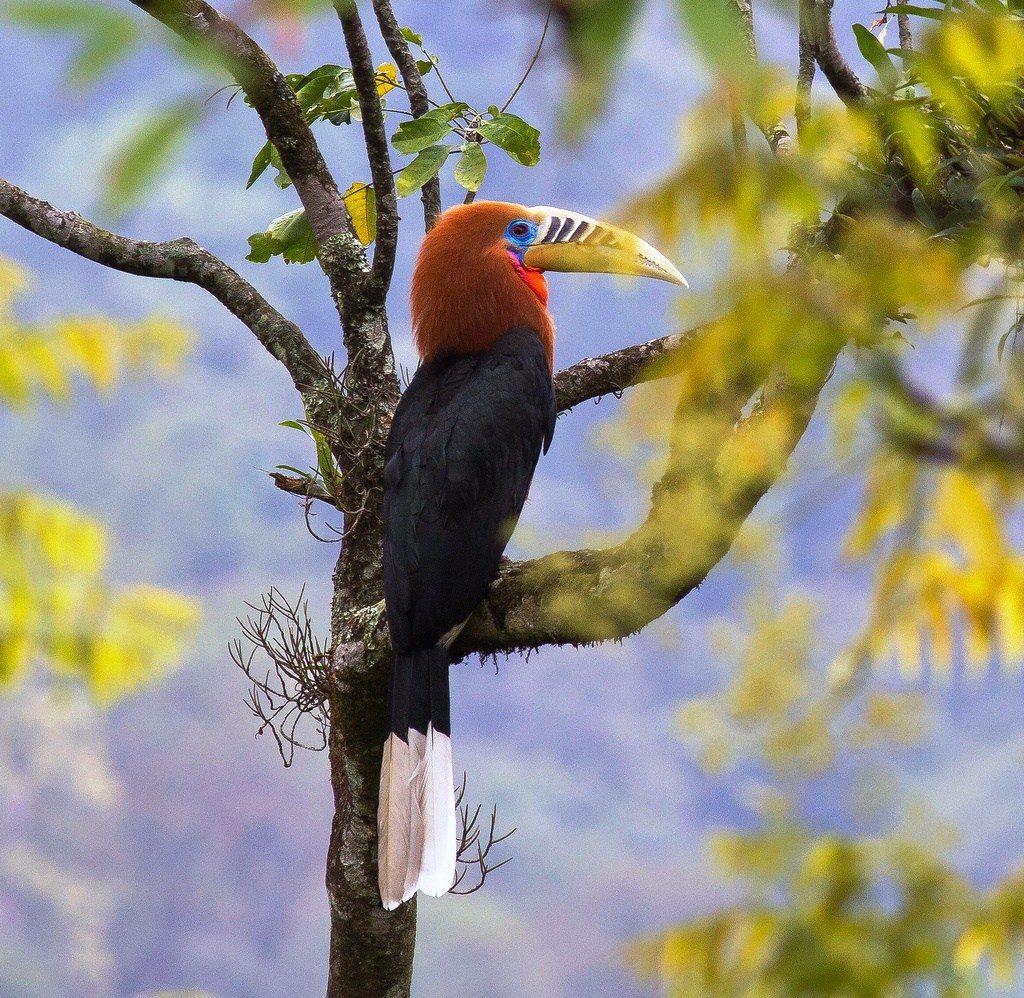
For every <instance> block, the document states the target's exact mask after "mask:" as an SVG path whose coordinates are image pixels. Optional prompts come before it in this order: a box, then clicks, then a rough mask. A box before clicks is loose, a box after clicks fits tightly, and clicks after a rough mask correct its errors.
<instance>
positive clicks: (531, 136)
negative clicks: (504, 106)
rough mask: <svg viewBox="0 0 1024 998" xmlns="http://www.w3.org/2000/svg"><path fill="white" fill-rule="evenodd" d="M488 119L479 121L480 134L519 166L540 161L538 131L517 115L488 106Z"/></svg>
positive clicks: (532, 164) (533, 164) (534, 164)
mask: <svg viewBox="0 0 1024 998" xmlns="http://www.w3.org/2000/svg"><path fill="white" fill-rule="evenodd" d="M488 113H489V114H490V115H492V117H491V119H490V120H489V121H481V122H480V124H479V126H478V130H479V132H480V134H481V135H482V136H483V137H484V138H486V139H488V140H489V141H491V142H493V143H494V144H495V145H496V146H497V147H498V148H499V149H503V150H504V151H505V152H507V153H508V154H509V156H511V157H512V158H513V159H514V160H515V161H516V162H517V163H519V164H520V165H521V166H536V165H537V163H538V162H540V132H539V131H538V130H537V129H536V128H534V127H533V125H530V124H527V123H526V122H525V121H523V119H522V118H520V117H519V116H518V115H515V114H509V113H508V112H506V111H499V110H498V108H496V107H493V106H492V107H490V108H488Z"/></svg>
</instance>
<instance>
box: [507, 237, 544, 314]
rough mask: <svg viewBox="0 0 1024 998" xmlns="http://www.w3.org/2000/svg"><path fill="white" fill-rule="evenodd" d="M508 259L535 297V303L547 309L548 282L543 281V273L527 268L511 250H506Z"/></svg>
mask: <svg viewBox="0 0 1024 998" xmlns="http://www.w3.org/2000/svg"><path fill="white" fill-rule="evenodd" d="M505 252H506V253H508V256H509V259H510V260H511V261H512V266H513V267H514V268H515V271H516V273H517V274H518V275H519V278H520V280H522V281H523V282H524V283H525V284H526V286H527V287H528V288H529V289H530V290H531V291H532V292H533V293H534V294H535V295H536V296H537V301H539V302H540V303H541V305H543V306H544V308H547V307H548V282H547V281H546V280H545V279H544V271H543V270H538V269H537V268H536V267H527V266H526V264H525V263H523V261H522V260H520V259H519V257H518V256H517V255H516V254H515V253H513V252H512V250H506V251H505Z"/></svg>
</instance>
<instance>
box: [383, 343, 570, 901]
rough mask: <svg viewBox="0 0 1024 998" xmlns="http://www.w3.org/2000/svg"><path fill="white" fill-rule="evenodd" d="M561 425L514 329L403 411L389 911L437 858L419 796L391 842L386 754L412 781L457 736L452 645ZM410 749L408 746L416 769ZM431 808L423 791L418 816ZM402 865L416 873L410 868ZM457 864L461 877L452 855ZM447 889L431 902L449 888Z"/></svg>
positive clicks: (394, 476)
mask: <svg viewBox="0 0 1024 998" xmlns="http://www.w3.org/2000/svg"><path fill="white" fill-rule="evenodd" d="M555 415H556V413H555V396H554V385H553V383H552V380H551V372H550V370H549V367H548V361H547V356H546V354H545V350H544V347H543V345H542V344H541V341H540V339H539V338H538V336H537V334H536V333H535V332H534V331H533V330H531V329H527V328H516V329H511V330H509V331H508V332H507V333H506V334H505V335H504V336H502V337H501V339H499V340H498V341H497V343H496V344H495V345H494V346H493V347H492V348H491V349H490V350H488V351H486V352H484V353H479V354H473V355H469V356H448V357H439V358H436V359H433V360H430V361H428V362H425V363H424V364H423V365H421V367H420V368H419V370H418V371H417V372H416V375H415V376H414V377H413V379H412V382H411V384H410V385H409V387H408V389H407V390H406V392H405V394H404V395H403V396H402V399H401V401H400V402H399V404H398V408H397V410H396V412H395V418H394V422H393V424H392V427H391V432H390V435H389V437H388V442H387V448H386V454H385V468H384V591H385V596H386V606H387V619H388V627H389V629H390V631H391V642H392V645H393V647H394V652H395V657H394V664H393V666H392V675H391V687H390V703H389V708H388V736H389V737H388V743H387V746H386V748H385V766H384V770H383V771H382V773H386V775H382V789H381V818H380V822H381V826H380V827H381V832H382V834H381V839H382V846H381V893H382V896H383V897H384V902H385V905H387V906H388V907H392V906H393V904H392V903H391V902H393V903H394V904H397V903H399V902H400V901H401V900H404V899H405V896H411V893H414V892H415V890H416V887H417V878H418V879H419V881H420V883H419V887H420V889H423V890H427V889H428V888H427V887H425V886H424V883H425V882H426V881H427V880H428V872H429V870H430V867H431V863H432V861H429V862H428V860H427V859H424V860H423V862H422V865H421V864H419V863H418V862H417V861H414V858H413V857H411V856H408V855H407V854H408V852H409V851H410V850H416V849H425V848H426V849H429V841H425V840H424V832H423V827H422V825H421V826H420V827H419V828H417V814H416V811H417V800H416V799H415V794H414V799H413V803H412V807H413V815H412V817H411V819H410V820H409V826H410V828H411V831H408V832H406V833H405V836H404V838H402V839H401V840H400V841H398V840H396V839H395V828H394V827H393V826H395V825H396V824H398V823H401V822H405V821H406V818H405V816H404V812H403V811H402V810H401V808H400V807H398V805H399V804H400V803H401V798H400V796H396V794H400V793H401V789H402V788H398V790H397V791H396V790H395V789H394V788H393V787H392V786H391V783H392V781H393V780H394V778H395V777H394V771H393V766H392V763H391V761H389V760H390V756H389V753H391V752H398V753H403V756H402V760H401V761H400V762H399V763H398V765H399V767H400V768H401V767H406V768H402V770H401V771H402V772H403V773H405V772H408V774H410V775H409V777H408V778H409V780H410V781H412V780H414V779H416V776H415V774H416V773H419V772H420V771H421V770H422V769H423V768H425V767H424V765H423V764H422V761H420V762H417V758H418V756H417V753H418V752H419V751H420V749H419V746H420V745H421V741H422V740H421V739H420V737H419V736H420V735H427V736H428V739H427V740H428V743H429V744H432V739H433V735H434V734H441V735H444V736H448V735H449V734H450V728H451V723H450V712H449V699H448V653H447V643H449V642H450V640H451V635H452V634H453V633H455V632H457V630H458V629H459V628H460V627H461V625H462V624H463V622H464V621H465V620H466V619H467V618H468V617H469V615H470V614H471V613H472V612H473V610H474V609H475V608H476V606H477V604H479V602H480V601H481V599H482V598H483V596H484V594H485V592H486V591H487V587H488V585H489V584H490V582H491V580H492V579H493V578H494V576H495V575H496V574H497V571H498V565H499V563H500V561H501V555H502V552H503V551H504V550H505V546H506V544H507V543H508V540H509V537H510V536H511V534H512V530H513V529H514V527H515V524H516V521H517V520H518V518H519V514H520V512H521V511H522V508H523V504H524V503H525V501H526V496H527V493H528V491H529V488H530V482H531V480H532V478H533V472H534V469H535V468H536V465H537V461H538V459H539V457H540V455H541V452H542V451H546V450H547V448H548V446H549V444H550V443H551V437H552V434H553V432H554V427H555ZM428 729H432V733H431V732H430V731H429V730H428ZM396 738H397V741H396ZM444 742H445V751H446V752H447V754H448V763H447V764H448V765H449V766H450V744H449V743H448V742H447V738H445V739H444ZM407 746H413V749H412V756H413V758H411V761H408V762H407V761H406V759H407V756H406V753H407ZM425 751H427V752H429V751H430V749H429V748H428V749H426V750H425ZM426 768H429V767H426ZM446 778H449V779H450V777H446ZM385 780H387V782H388V786H385ZM439 789H440V788H439V784H438V783H436V782H435V790H436V791H437V792H439ZM429 793H430V792H429V790H428V792H427V796H428V797H429ZM436 805H437V801H436V800H434V801H433V802H430V801H427V802H426V803H425V802H424V800H423V798H422V795H421V797H420V799H419V802H418V809H419V815H420V817H422V814H423V813H424V811H429V810H430V809H431V808H432V807H435V806H436ZM451 808H452V811H453V810H454V801H452V803H451ZM446 820H447V819H446V818H445V817H444V816H443V815H442V816H440V817H439V818H438V820H437V821H436V822H435V823H434V825H433V826H431V824H430V820H429V817H428V819H427V822H426V839H427V840H429V838H430V835H431V828H433V830H434V832H436V831H437V826H438V824H441V825H445V823H446ZM452 822H454V814H452ZM385 833H387V834H385ZM445 834H446V835H447V834H448V830H447V827H445ZM451 835H452V837H453V836H454V826H453V827H452V828H451ZM421 842H424V844H421ZM453 849H454V841H453V842H452V850H453ZM388 850H390V851H391V859H390V860H388V859H387V858H386V857H385V853H386V852H387V851H388ZM403 855H405V856H406V866H407V870H408V872H406V871H403V869H401V867H402V862H403V861H402V856H403ZM448 858H449V859H450V863H451V866H452V873H454V854H453V853H452V854H451V855H450V856H449V857H448ZM414 866H416V870H415V871H414V870H413V867H414ZM445 870H447V866H446V865H445ZM403 873H404V875H405V879H404V883H403V882H402V874H403ZM446 877H447V872H445V873H444V874H443V876H442V877H441V879H440V882H443V880H444V879H445V878H446ZM440 882H438V881H435V882H434V886H435V887H438V890H436V891H434V890H430V893H443V892H444V891H445V890H447V889H448V887H450V886H451V883H450V881H448V882H447V883H444V884H443V886H439V884H440Z"/></svg>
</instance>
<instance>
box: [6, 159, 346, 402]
mask: <svg viewBox="0 0 1024 998" xmlns="http://www.w3.org/2000/svg"><path fill="white" fill-rule="evenodd" d="M0 215H4V216H6V217H7V218H9V219H10V220H11V221H12V222H15V223H17V224H18V225H20V226H21V227H22V228H24V229H28V231H29V232H33V233H35V234H36V235H37V236H41V237H42V238H43V239H46V240H48V241H49V242H51V243H54V244H55V245H57V246H60V247H62V248H63V249H67V250H70V251H71V252H72V253H76V254H77V255H78V256H81V257H85V259H87V260H92V261H94V262H95V263H101V264H103V265H104V266H105V267H111V268H113V269H114V270H120V271H124V272H125V273H127V274H138V275H140V276H142V277H161V278H167V279H170V280H173V281H182V282H185V283H188V284H195V285H197V286H198V287H201V288H203V289H204V290H205V291H208V292H209V293H210V294H211V295H213V297H214V298H216V299H217V300H218V301H219V302H220V303H221V304H222V305H223V306H224V307H225V308H227V309H228V311H229V312H231V313H232V314H233V315H235V316H236V317H237V318H239V319H241V321H242V322H243V323H245V325H246V326H248V327H249V329H251V330H252V332H253V333H254V334H255V336H256V338H257V339H258V340H259V341H260V343H262V344H263V346H264V347H266V349H267V350H268V351H269V352H270V353H271V354H272V355H273V356H274V357H276V358H277V359H278V360H279V361H280V362H281V363H282V364H283V365H284V366H285V368H286V369H287V371H288V373H289V374H290V375H291V377H292V382H293V383H294V384H295V387H296V388H298V389H299V391H300V392H308V391H309V390H310V389H312V388H314V387H315V386H318V385H321V384H323V383H324V382H325V379H326V375H327V368H326V365H325V363H324V360H323V359H322V358H321V357H320V355H319V354H318V353H317V352H316V351H315V350H314V349H313V347H312V346H310V344H309V342H308V340H307V339H306V338H305V336H303V335H302V331H301V330H300V329H299V327H298V326H296V325H295V324H294V323H293V322H290V321H289V320H288V319H286V318H285V317H284V316H283V315H281V313H280V312H278V311H277V309H275V308H274V307H273V306H272V305H270V304H269V303H268V302H267V301H266V300H265V299H264V298H263V297H262V295H260V293H259V292H258V291H257V290H256V289H255V288H254V287H252V285H251V284H249V283H248V282H247V281H246V280H244V279H243V278H242V277H241V276H239V275H238V274H237V273H235V271H234V270H232V269H231V268H230V267H229V266H228V265H227V264H226V263H224V261H223V260H220V259H219V258H218V257H216V256H214V255H213V254H212V253H210V252H209V251H208V250H205V249H203V248H202V247H201V246H198V245H196V243H194V242H193V241H192V240H191V239H175V240H173V241H172V242H164V243H154V242H143V241H140V240H137V239H128V238H127V237H125V236H119V235H115V234H114V233H112V232H108V231H107V230H106V229H101V228H99V227H98V226H96V225H94V224H93V223H92V222H89V221H87V220H86V219H84V218H82V217H81V215H78V214H76V213H75V212H66V211H60V210H59V209H57V208H55V207H54V206H53V205H52V204H49V203H48V202H46V201H41V200H39V199H38V198H34V197H32V196H31V195H29V194H27V193H25V191H23V190H21V188H19V187H15V186H14V185H13V184H9V183H8V182H7V181H6V180H2V179H0Z"/></svg>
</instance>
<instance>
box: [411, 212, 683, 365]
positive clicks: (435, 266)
mask: <svg viewBox="0 0 1024 998" xmlns="http://www.w3.org/2000/svg"><path fill="white" fill-rule="evenodd" d="M546 271H559V272H563V273H592V274H625V275H629V276H635V277H654V278H657V279H658V280H662V281H669V282H671V283H672V284H678V285H681V286H682V287H686V280H685V278H684V277H683V275H682V274H680V273H679V271H678V270H677V269H676V268H675V267H674V266H673V265H672V264H671V263H670V262H669V260H668V259H666V258H665V257H664V256H663V255H662V254H661V253H659V252H658V251H657V250H656V249H654V247H653V246H650V245H649V244H648V243H646V242H644V240H642V239H640V238H639V237H638V236H635V235H633V234H632V233H631V232H626V231H625V230H624V229H620V228H618V227H616V226H614V225H610V224H608V223H607V222H599V221H597V220H596V219H593V218H588V217H587V216H586V215H581V214H580V213H579V212H574V211H565V210H563V209H561V208H548V207H537V208H526V207H524V206H523V205H518V204H509V203H507V202H504V201H477V202H475V203H474V204H470V205H460V206H458V207H456V208H451V209H449V210H448V211H446V212H445V213H444V214H443V215H442V216H441V217H440V219H439V220H438V223H437V225H436V226H434V228H433V229H432V230H431V231H430V232H429V233H428V234H427V236H426V238H425V239H424V240H423V245H422V247H421V248H420V254H419V258H418V259H417V261H416V269H415V271H414V273H413V281H412V319H413V329H414V333H415V337H416V346H417V348H418V350H419V353H420V356H421V357H422V358H423V359H424V360H430V359H432V358H433V357H436V356H439V355H441V354H444V353H455V354H465V353H476V352H479V351H481V350H486V349H488V348H489V347H490V346H491V345H493V343H494V342H495V341H496V340H497V339H498V338H499V337H501V336H502V335H504V333H505V332H507V331H508V330H509V329H511V328H512V327H513V326H517V325H526V326H529V327H531V328H533V329H535V330H536V332H537V334H538V335H539V336H540V338H541V340H542V341H543V342H544V345H545V348H546V349H547V352H548V360H549V363H550V362H552V360H553V353H554V325H553V323H552V321H551V316H550V315H549V314H548V311H547V301H548V289H547V282H546V281H545V279H544V273H545V272H546Z"/></svg>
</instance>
